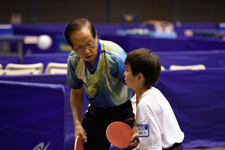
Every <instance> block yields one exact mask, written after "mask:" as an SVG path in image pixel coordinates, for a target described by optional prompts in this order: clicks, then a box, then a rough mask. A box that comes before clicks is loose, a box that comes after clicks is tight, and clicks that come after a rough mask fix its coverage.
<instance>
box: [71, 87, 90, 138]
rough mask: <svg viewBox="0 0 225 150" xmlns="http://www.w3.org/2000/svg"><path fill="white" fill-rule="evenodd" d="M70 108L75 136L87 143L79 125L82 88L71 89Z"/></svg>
mask: <svg viewBox="0 0 225 150" xmlns="http://www.w3.org/2000/svg"><path fill="white" fill-rule="evenodd" d="M70 106H71V110H72V114H73V120H74V127H75V134H74V137H76V136H78V135H79V136H81V138H82V140H83V142H87V136H86V133H85V130H84V128H83V127H82V124H81V114H82V108H83V88H80V89H72V90H71V93H70Z"/></svg>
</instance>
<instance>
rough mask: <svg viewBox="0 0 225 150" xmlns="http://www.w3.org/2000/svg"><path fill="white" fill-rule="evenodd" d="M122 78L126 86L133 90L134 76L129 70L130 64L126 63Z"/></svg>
mask: <svg viewBox="0 0 225 150" xmlns="http://www.w3.org/2000/svg"><path fill="white" fill-rule="evenodd" d="M124 76H125V78H124V80H125V83H126V84H127V86H128V87H129V88H131V89H133V90H135V83H136V82H135V76H133V74H132V71H131V66H130V64H126V70H125V72H124Z"/></svg>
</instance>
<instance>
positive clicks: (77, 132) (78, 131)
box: [74, 125, 87, 143]
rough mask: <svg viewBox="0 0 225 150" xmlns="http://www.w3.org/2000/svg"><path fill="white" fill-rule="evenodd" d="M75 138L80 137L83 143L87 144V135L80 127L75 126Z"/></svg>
mask: <svg viewBox="0 0 225 150" xmlns="http://www.w3.org/2000/svg"><path fill="white" fill-rule="evenodd" d="M77 136H80V137H81V139H82V141H83V143H85V142H87V134H86V132H85V130H84V128H83V127H82V126H81V125H77V126H75V134H74V138H76V137H77Z"/></svg>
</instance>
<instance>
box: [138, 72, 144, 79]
mask: <svg viewBox="0 0 225 150" xmlns="http://www.w3.org/2000/svg"><path fill="white" fill-rule="evenodd" d="M137 76H138V79H139V80H143V79H144V76H143V74H142V73H140V72H139V73H138V75H137Z"/></svg>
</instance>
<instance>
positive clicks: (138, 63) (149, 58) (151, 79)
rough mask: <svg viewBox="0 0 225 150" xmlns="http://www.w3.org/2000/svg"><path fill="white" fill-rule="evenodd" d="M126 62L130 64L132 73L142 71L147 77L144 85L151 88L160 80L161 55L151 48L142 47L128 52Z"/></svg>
mask: <svg viewBox="0 0 225 150" xmlns="http://www.w3.org/2000/svg"><path fill="white" fill-rule="evenodd" d="M125 64H129V65H130V67H131V71H132V74H133V75H134V76H136V75H137V74H138V73H142V74H143V76H144V78H145V83H144V86H145V87H146V88H149V87H151V86H153V85H154V84H156V83H157V82H158V78H159V75H160V73H161V64H160V59H159V57H158V56H157V55H156V54H155V53H153V52H152V51H151V50H149V49H146V48H140V49H137V50H134V51H132V52H131V53H130V54H128V56H127V58H126V60H125Z"/></svg>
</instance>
